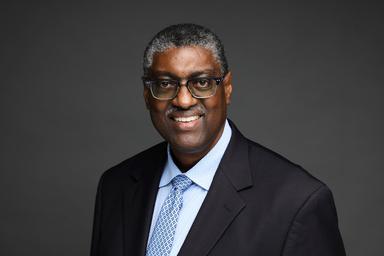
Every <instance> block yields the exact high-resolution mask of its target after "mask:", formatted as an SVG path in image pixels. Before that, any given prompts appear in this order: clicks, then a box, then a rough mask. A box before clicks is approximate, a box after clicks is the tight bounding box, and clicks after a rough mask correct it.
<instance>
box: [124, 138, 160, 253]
mask: <svg viewBox="0 0 384 256" xmlns="http://www.w3.org/2000/svg"><path fill="white" fill-rule="evenodd" d="M163 144H164V145H163V146H162V147H160V150H159V151H158V152H153V153H152V157H154V156H159V157H157V159H156V158H155V159H153V161H150V162H148V161H147V162H145V163H144V162H142V161H138V162H139V164H140V165H141V166H136V167H135V168H136V169H135V170H134V172H133V175H132V178H133V179H134V180H135V182H136V183H135V185H134V186H133V187H132V186H131V187H127V188H125V189H124V199H123V204H124V207H123V211H124V213H123V214H124V216H123V222H124V241H125V242H124V252H125V253H124V255H145V250H146V246H147V239H148V234H149V229H150V226H151V220H152V213H153V208H154V205H155V201H156V195H157V192H158V185H159V182H160V178H161V174H162V171H163V169H164V165H165V161H166V146H165V145H166V144H165V143H163ZM147 160H148V159H147Z"/></svg>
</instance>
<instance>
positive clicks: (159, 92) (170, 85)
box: [142, 75, 225, 100]
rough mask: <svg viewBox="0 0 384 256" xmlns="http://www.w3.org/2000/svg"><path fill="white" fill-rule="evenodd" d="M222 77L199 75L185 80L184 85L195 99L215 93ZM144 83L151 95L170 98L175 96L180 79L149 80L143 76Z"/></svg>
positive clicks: (159, 98) (179, 85) (158, 97)
mask: <svg viewBox="0 0 384 256" xmlns="http://www.w3.org/2000/svg"><path fill="white" fill-rule="evenodd" d="M224 77H225V75H224V76H222V77H199V78H191V79H188V80H187V81H186V86H187V88H188V91H189V92H190V93H191V95H192V96H193V97H194V98H196V99H205V98H209V97H212V96H213V95H215V93H216V89H217V86H219V85H220V84H221V82H222V81H223V80H224ZM142 79H143V82H144V85H145V86H147V87H148V88H149V89H150V91H151V94H152V96H153V97H154V98H155V99H158V100H172V99H174V98H176V96H177V94H178V92H179V90H180V87H181V85H182V84H181V81H180V80H174V79H155V80H150V79H148V78H146V77H143V78H142Z"/></svg>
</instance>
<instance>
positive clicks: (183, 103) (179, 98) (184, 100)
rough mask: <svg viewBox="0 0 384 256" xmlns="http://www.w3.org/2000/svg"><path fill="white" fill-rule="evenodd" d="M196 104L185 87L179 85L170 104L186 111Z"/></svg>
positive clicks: (195, 100)
mask: <svg viewBox="0 0 384 256" xmlns="http://www.w3.org/2000/svg"><path fill="white" fill-rule="evenodd" d="M196 103H197V99H195V98H194V97H193V96H192V94H191V93H190V91H189V90H188V88H187V86H186V85H181V86H180V88H179V91H178V93H177V95H176V97H175V98H174V99H173V100H172V104H173V105H174V106H176V107H179V108H182V109H188V108H190V107H192V106H194V105H195V104H196Z"/></svg>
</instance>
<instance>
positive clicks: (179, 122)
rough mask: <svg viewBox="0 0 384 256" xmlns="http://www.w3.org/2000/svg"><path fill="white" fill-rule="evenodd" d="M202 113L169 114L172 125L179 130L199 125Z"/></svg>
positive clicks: (195, 127) (191, 128)
mask: <svg viewBox="0 0 384 256" xmlns="http://www.w3.org/2000/svg"><path fill="white" fill-rule="evenodd" d="M203 116H204V115H203V114H202V115H197V114H195V115H191V116H171V117H170V118H171V120H172V121H173V123H174V127H175V128H176V129H177V130H180V131H192V130H195V129H197V127H199V126H200V120H201V118H202V117H203Z"/></svg>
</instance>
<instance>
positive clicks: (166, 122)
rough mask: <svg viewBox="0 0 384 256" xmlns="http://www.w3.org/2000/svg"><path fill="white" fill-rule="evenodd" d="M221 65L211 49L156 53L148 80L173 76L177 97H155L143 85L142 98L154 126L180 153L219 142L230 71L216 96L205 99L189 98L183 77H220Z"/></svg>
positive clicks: (201, 149) (202, 150) (201, 150)
mask: <svg viewBox="0 0 384 256" xmlns="http://www.w3.org/2000/svg"><path fill="white" fill-rule="evenodd" d="M222 75H223V74H221V72H220V65H219V64H218V63H217V61H216V60H215V58H214V56H213V55H212V53H211V51H209V50H207V49H205V48H202V47H198V46H188V47H179V48H171V49H168V50H167V51H165V52H162V53H157V54H155V56H154V58H153V64H152V67H151V72H150V76H151V79H176V80H181V81H182V86H181V87H180V89H179V92H178V94H177V96H176V98H174V99H172V100H158V99H155V98H153V97H152V95H151V92H150V90H149V89H148V88H147V87H145V89H144V98H145V102H146V105H147V108H148V109H149V112H150V115H151V119H152V122H153V125H154V126H155V128H156V129H157V131H158V132H159V133H160V135H161V136H162V137H163V138H164V139H165V140H166V141H168V142H169V143H170V145H171V148H172V150H173V151H177V152H180V153H191V154H199V153H204V154H205V153H207V152H208V151H209V150H210V149H211V148H212V147H213V146H214V145H215V144H216V142H217V141H218V139H219V138H220V136H221V133H222V131H223V128H224V123H225V119H226V116H227V105H228V104H229V103H230V97H231V92H232V85H231V73H228V74H227V75H226V76H225V79H224V80H223V81H222V82H221V84H220V85H219V86H218V87H217V90H216V93H215V95H213V96H212V97H210V98H206V99H196V98H194V97H192V95H191V94H190V92H189V90H188V88H187V87H186V80H187V79H191V78H197V77H221V76H222Z"/></svg>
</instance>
